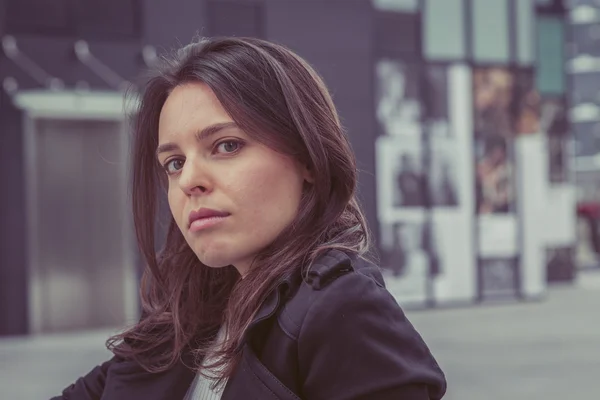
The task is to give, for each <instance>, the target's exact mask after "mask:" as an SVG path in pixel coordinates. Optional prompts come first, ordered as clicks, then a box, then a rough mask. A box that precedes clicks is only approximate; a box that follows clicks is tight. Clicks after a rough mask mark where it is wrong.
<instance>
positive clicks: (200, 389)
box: [184, 329, 226, 400]
mask: <svg viewBox="0 0 600 400" xmlns="http://www.w3.org/2000/svg"><path fill="white" fill-rule="evenodd" d="M223 333H224V332H223V329H221V330H220V331H219V333H218V334H217V338H216V340H215V343H214V348H218V347H219V346H220V345H221V344H222V343H223V339H224V338H223ZM214 361H215V359H214V357H211V356H210V354H209V355H207V356H206V359H205V361H204V362H203V363H202V365H203V366H205V365H207V364H212V363H213V362H214ZM215 372H216V371H215V370H206V369H204V373H205V374H206V375H209V376H213V377H214V376H216V374H215ZM214 382H215V381H214V379H211V378H207V377H206V376H204V375H201V374H200V373H198V374H197V375H196V378H195V379H194V381H193V382H192V385H191V386H190V388H189V389H188V392H187V394H186V395H185V398H184V400H220V399H221V395H222V394H223V389H225V384H226V382H223V383H222V384H221V385H219V386H217V387H216V388H214V389H211V385H212V384H213V383H214Z"/></svg>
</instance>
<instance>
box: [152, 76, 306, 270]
mask: <svg viewBox="0 0 600 400" xmlns="http://www.w3.org/2000/svg"><path fill="white" fill-rule="evenodd" d="M158 143H159V145H158V148H157V158H158V161H159V163H160V164H161V165H162V166H163V167H164V168H165V173H166V174H167V176H168V199H169V206H170V209H171V213H172V214H173V218H174V219H175V222H176V223H177V225H178V227H179V229H180V230H181V232H182V234H183V236H184V237H185V239H186V241H187V243H188V244H189V246H190V247H191V248H192V250H193V251H194V253H195V254H196V255H197V256H198V259H199V260H200V261H201V262H202V263H204V264H206V265H208V266H210V267H223V266H227V265H233V266H235V267H236V268H237V269H238V271H239V272H240V274H242V275H244V274H245V273H246V272H247V270H248V267H249V265H250V263H251V262H252V259H253V257H254V256H256V254H257V253H258V252H259V251H261V250H262V249H264V248H265V247H266V246H268V245H269V244H270V243H272V242H273V241H274V240H275V239H276V237H277V236H278V235H279V234H280V233H281V231H282V230H283V229H284V228H285V227H287V226H288V225H289V224H290V223H291V222H292V220H293V219H294V218H295V216H296V215H297V212H298V207H299V205H300V198H301V196H302V189H303V185H304V182H305V181H310V180H311V178H310V176H309V174H308V172H307V170H306V168H304V167H303V166H302V165H299V163H297V162H296V161H295V160H294V159H292V158H291V157H288V156H285V155H282V154H280V153H277V152H275V151H274V150H271V149H270V148H268V147H266V146H264V145H262V144H260V143H258V142H257V141H255V140H253V139H251V138H250V137H249V136H248V135H247V134H246V133H244V132H243V131H242V130H241V129H240V128H238V127H237V126H236V125H235V123H234V122H233V120H232V119H231V117H230V116H229V115H228V114H227V112H226V111H225V110H224V109H223V107H222V106H221V104H220V102H219V101H218V100H217V98H216V96H215V95H214V93H213V92H212V90H211V89H210V88H209V87H208V86H206V85H204V84H202V83H188V84H185V85H181V86H178V87H177V88H175V89H174V90H173V92H172V93H171V94H170V95H169V97H168V98H167V101H166V102H165V104H164V106H163V109H162V111H161V114H160V121H159V132H158Z"/></svg>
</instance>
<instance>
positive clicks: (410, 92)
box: [375, 59, 422, 137]
mask: <svg viewBox="0 0 600 400" xmlns="http://www.w3.org/2000/svg"><path fill="white" fill-rule="evenodd" d="M418 71H419V70H418V68H417V65H416V64H411V63H406V62H403V61H400V60H394V59H381V60H379V61H378V62H377V64H376V66H375V80H376V107H375V108H376V116H377V121H378V122H379V127H380V132H381V134H384V135H389V136H413V137H420V135H421V133H422V127H421V112H422V107H421V102H420V96H419V78H418V77H419V72H418Z"/></svg>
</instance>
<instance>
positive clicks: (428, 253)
mask: <svg viewBox="0 0 600 400" xmlns="http://www.w3.org/2000/svg"><path fill="white" fill-rule="evenodd" d="M437 249H438V246H437V243H436V237H435V231H434V226H433V225H431V224H429V223H427V222H423V221H407V222H398V223H394V224H382V227H381V259H382V267H383V268H384V275H385V276H386V278H387V282H388V286H389V287H390V291H391V292H393V294H394V296H395V297H396V299H397V300H398V302H399V303H401V304H402V303H411V304H412V303H418V302H424V301H426V300H427V298H428V284H429V282H430V280H431V279H433V278H434V277H435V276H436V275H438V274H439V273H440V272H441V268H442V267H441V265H440V262H441V261H440V259H441V258H440V257H439V255H438V253H437Z"/></svg>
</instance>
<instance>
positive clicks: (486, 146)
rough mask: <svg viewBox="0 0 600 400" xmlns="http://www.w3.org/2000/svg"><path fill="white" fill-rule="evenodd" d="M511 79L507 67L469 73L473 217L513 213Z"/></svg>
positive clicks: (479, 69)
mask: <svg viewBox="0 0 600 400" xmlns="http://www.w3.org/2000/svg"><path fill="white" fill-rule="evenodd" d="M514 86H515V80H514V76H513V74H512V73H511V71H510V70H509V69H507V68H500V67H486V68H476V69H474V71H473V103H474V110H473V111H474V112H473V119H474V120H473V122H474V130H475V132H474V146H475V151H474V153H475V200H476V210H477V214H479V215H482V214H497V213H501V214H502V213H504V214H505V213H513V212H514V211H515V208H516V204H515V176H514V162H513V154H512V143H513V142H512V140H513V137H514V134H513V132H514V131H513V129H514V123H513V122H514V119H513V118H512V116H513V106H514V102H513V99H514Z"/></svg>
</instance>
